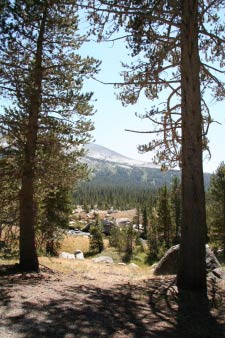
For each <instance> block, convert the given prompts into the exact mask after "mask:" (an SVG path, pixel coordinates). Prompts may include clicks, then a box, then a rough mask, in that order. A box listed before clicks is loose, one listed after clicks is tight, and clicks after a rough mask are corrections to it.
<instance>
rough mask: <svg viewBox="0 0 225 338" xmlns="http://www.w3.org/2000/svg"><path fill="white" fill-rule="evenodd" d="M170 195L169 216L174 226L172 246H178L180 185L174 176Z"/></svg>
mask: <svg viewBox="0 0 225 338" xmlns="http://www.w3.org/2000/svg"><path fill="white" fill-rule="evenodd" d="M170 195H171V198H170V199H171V216H172V219H173V224H174V231H173V235H172V237H173V244H178V243H179V241H180V230H181V207H182V206H181V184H180V182H179V179H178V178H177V177H176V176H175V177H174V180H173V184H172V189H171V192H170Z"/></svg>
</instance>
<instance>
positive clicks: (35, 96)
mask: <svg viewBox="0 0 225 338" xmlns="http://www.w3.org/2000/svg"><path fill="white" fill-rule="evenodd" d="M46 17H47V8H45V9H44V11H43V17H42V21H41V25H40V30H39V36H38V39H37V49H36V55H35V66H34V71H33V86H32V88H31V95H30V98H29V99H30V105H29V116H28V126H27V131H26V144H25V149H24V165H23V170H22V185H21V191H20V268H21V270H23V271H38V270H39V264H38V258H37V252H36V246H35V222H36V217H35V202H34V179H35V160H36V150H37V135H38V118H39V114H40V109H41V95H42V54H43V38H44V32H45V24H46ZM31 71H32V70H31Z"/></svg>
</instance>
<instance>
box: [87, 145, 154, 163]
mask: <svg viewBox="0 0 225 338" xmlns="http://www.w3.org/2000/svg"><path fill="white" fill-rule="evenodd" d="M86 150H87V154H86V157H88V158H93V159H95V160H101V161H107V162H113V163H117V164H120V165H125V166H130V167H142V168H159V167H158V166H157V165H155V164H154V163H152V162H144V161H139V160H134V159H132V158H129V157H126V156H124V155H121V154H119V153H117V152H116V151H113V150H111V149H108V148H106V147H104V146H101V145H98V144H96V143H89V144H88V145H86Z"/></svg>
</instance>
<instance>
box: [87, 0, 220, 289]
mask: <svg viewBox="0 0 225 338" xmlns="http://www.w3.org/2000/svg"><path fill="white" fill-rule="evenodd" d="M82 3H83V2H82ZM83 5H84V4H83ZM87 6H88V7H89V8H90V10H92V13H93V16H92V19H93V21H94V22H97V23H98V30H96V31H95V32H97V33H98V37H99V39H102V36H103V37H104V38H106V39H107V38H110V39H111V40H112V39H113V36H112V34H113V33H114V32H117V31H118V30H119V27H120V26H123V27H124V29H125V31H126V35H125V39H126V42H127V47H128V48H129V49H130V50H131V56H133V57H134V62H132V63H131V64H130V65H127V64H125V65H124V66H125V71H124V83H122V84H121V85H122V88H123V89H122V93H121V95H120V99H121V100H122V102H123V103H124V104H135V103H136V102H137V100H138V99H139V98H140V97H141V96H142V95H145V96H146V97H147V98H148V99H149V100H151V101H152V100H158V99H160V98H161V97H162V96H163V98H162V99H163V102H165V104H161V105H158V107H156V106H153V107H152V108H150V109H148V111H147V112H146V114H145V115H144V116H142V118H146V119H147V120H148V121H151V122H153V123H154V124H155V126H156V127H155V130H154V129H153V128H151V127H150V130H149V131H144V132H145V133H146V132H149V133H150V134H152V133H154V134H156V137H155V138H154V139H153V140H152V141H151V142H150V143H149V144H145V145H142V146H140V147H139V149H140V150H141V151H151V150H156V151H157V155H156V160H157V161H158V162H160V163H162V164H163V165H164V166H167V165H173V163H177V162H178V163H179V164H180V165H181V166H182V226H181V244H180V263H179V269H178V286H179V289H180V290H182V289H188V290H196V291H197V290H201V291H202V290H204V291H206V264H205V240H206V212H205V194H204V183H203V169H202V151H203V149H207V147H208V141H207V137H206V135H207V131H208V127H209V125H210V123H211V122H212V119H211V116H210V111H209V108H208V106H207V102H206V100H204V94H205V92H206V91H207V90H208V89H212V93H213V94H215V95H214V97H215V98H216V99H219V100H220V99H223V98H224V94H225V87H224V82H223V81H222V80H221V78H220V77H219V76H217V75H218V72H222V73H223V71H222V70H220V69H219V68H222V67H223V66H224V58H225V48H224V46H225V39H224V35H223V32H224V28H225V23H224V15H223V7H224V1H223V0H220V1H213V0H211V1H196V0H183V1H162V0H159V1H158V0H153V1H134V0H128V1H125V0H119V1H118V0H115V1H110V3H109V2H108V1H104V0H99V1H98V0H92V1H87ZM101 10H102V11H101ZM110 13H111V16H110ZM110 19H111V21H110ZM109 21H110V27H109V28H108V29H106V30H105V26H107V22H109ZM113 23H114V25H113ZM205 23H207V24H205ZM104 33H105V35H104ZM123 37H124V34H123ZM115 39H118V36H115ZM164 94H165V95H166V97H167V100H165V96H164ZM156 104H157V103H156ZM161 107H162V108H161ZM190 247H192V250H190Z"/></svg>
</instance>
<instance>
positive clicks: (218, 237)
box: [208, 162, 225, 251]
mask: <svg viewBox="0 0 225 338" xmlns="http://www.w3.org/2000/svg"><path fill="white" fill-rule="evenodd" d="M208 209H209V212H208V213H209V215H208V218H209V222H210V224H209V226H210V231H209V235H210V241H212V242H213V244H214V245H216V247H217V248H222V249H223V250H224V251H225V164H224V162H222V163H221V164H220V165H219V167H218V168H217V170H216V172H215V173H214V174H213V175H212V177H211V182H210V188H209V206H208Z"/></svg>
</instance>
